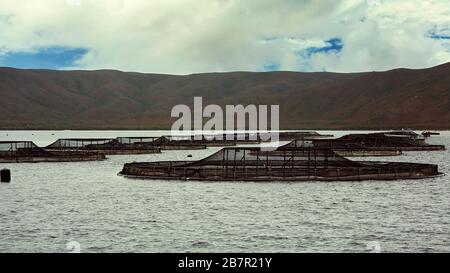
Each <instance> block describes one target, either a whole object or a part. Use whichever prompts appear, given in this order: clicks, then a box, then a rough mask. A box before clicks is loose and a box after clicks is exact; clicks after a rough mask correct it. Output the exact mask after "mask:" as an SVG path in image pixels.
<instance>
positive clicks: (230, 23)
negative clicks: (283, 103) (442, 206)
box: [0, 0, 450, 74]
mask: <svg viewBox="0 0 450 273" xmlns="http://www.w3.org/2000/svg"><path fill="white" fill-rule="evenodd" d="M449 61H450V1H449V0H0V66H12V67H17V68H51V69H104V68H107V69H119V70H125V71H140V72H154V73H173V74H189V73H197V72H211V71H235V70H240V71H273V70H293V71H335V72H356V71H373V70H387V69H393V68H398V67H407V68H424V67H430V66H434V65H438V64H442V63H445V62H449Z"/></svg>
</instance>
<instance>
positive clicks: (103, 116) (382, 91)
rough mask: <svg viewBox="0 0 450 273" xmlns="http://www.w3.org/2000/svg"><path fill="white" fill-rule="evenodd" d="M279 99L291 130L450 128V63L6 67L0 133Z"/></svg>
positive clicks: (160, 123) (0, 75) (159, 124)
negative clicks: (361, 68) (172, 69)
mask: <svg viewBox="0 0 450 273" xmlns="http://www.w3.org/2000/svg"><path fill="white" fill-rule="evenodd" d="M194 96H202V97H203V103H204V105H206V104H218V105H220V106H222V107H224V106H225V105H226V104H243V105H247V104H268V105H271V104H279V105H280V127H281V128H282V129H400V128H415V129H450V63H446V64H443V65H439V66H436V67H432V68H426V69H393V70H389V71H385V72H359V73H329V72H314V73H306V72H292V71H277V72H226V73H221V72H214V73H201V74H190V75H168V74H155V73H151V74H149V73H139V72H121V71H118V70H93V71H88V70H72V71H55V70H33V69H26V70H22V69H15V68H7V67H1V68H0V98H1V100H0V129H170V126H171V124H172V122H174V121H175V119H172V118H170V111H171V108H172V107H173V106H175V105H177V104H187V105H189V106H192V104H193V97H194Z"/></svg>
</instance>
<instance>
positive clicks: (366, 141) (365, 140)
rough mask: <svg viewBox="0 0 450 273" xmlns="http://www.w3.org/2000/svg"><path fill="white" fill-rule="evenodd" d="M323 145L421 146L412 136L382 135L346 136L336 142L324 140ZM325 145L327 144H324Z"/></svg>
mask: <svg viewBox="0 0 450 273" xmlns="http://www.w3.org/2000/svg"><path fill="white" fill-rule="evenodd" d="M320 142H322V143H327V142H328V143H331V142H332V143H335V144H336V143H353V144H361V145H363V146H365V147H415V146H418V145H420V143H419V142H418V140H416V139H415V138H414V137H411V136H407V135H406V136H398V135H397V136H394V135H386V134H382V133H375V134H353V135H346V136H343V137H341V138H338V139H336V140H323V141H320ZM322 145H325V144H322Z"/></svg>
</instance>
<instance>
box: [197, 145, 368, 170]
mask: <svg viewBox="0 0 450 273" xmlns="http://www.w3.org/2000/svg"><path fill="white" fill-rule="evenodd" d="M206 165H221V166H294V165H295V166H305V167H316V168H327V167H330V166H359V163H357V162H353V161H350V160H348V159H346V158H344V157H342V156H339V155H338V154H336V153H335V152H333V151H332V150H329V149H315V148H304V149H297V150H295V151H280V153H277V154H276V155H273V154H272V153H271V152H270V151H261V150H260V149H258V148H225V149H222V150H220V151H219V152H217V153H215V154H213V155H211V156H209V157H207V158H205V159H202V160H200V161H198V162H195V163H193V164H192V166H206Z"/></svg>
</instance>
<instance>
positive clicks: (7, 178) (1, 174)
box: [0, 169, 11, 183]
mask: <svg viewBox="0 0 450 273" xmlns="http://www.w3.org/2000/svg"><path fill="white" fill-rule="evenodd" d="M0 180H1V182H2V183H9V182H11V171H10V170H8V169H3V170H1V171H0Z"/></svg>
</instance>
